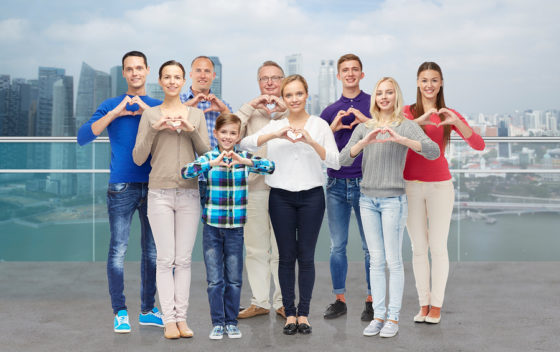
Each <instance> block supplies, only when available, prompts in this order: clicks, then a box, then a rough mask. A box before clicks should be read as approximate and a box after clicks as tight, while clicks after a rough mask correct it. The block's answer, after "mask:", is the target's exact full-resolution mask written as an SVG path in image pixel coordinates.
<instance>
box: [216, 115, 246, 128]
mask: <svg viewBox="0 0 560 352" xmlns="http://www.w3.org/2000/svg"><path fill="white" fill-rule="evenodd" d="M230 123H233V124H237V125H238V126H239V130H241V119H240V118H239V117H237V115H235V114H230V113H225V114H220V116H218V118H217V119H216V127H215V128H214V129H215V130H216V131H217V130H219V129H220V128H222V127H223V126H224V125H227V124H230Z"/></svg>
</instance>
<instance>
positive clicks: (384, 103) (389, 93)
mask: <svg viewBox="0 0 560 352" xmlns="http://www.w3.org/2000/svg"><path fill="white" fill-rule="evenodd" d="M396 99H397V94H396V92H395V87H394V86H393V83H391V81H383V82H381V83H380V84H379V86H378V87H377V90H376V91H375V103H376V104H377V107H379V110H380V111H381V112H392V111H393V109H394V108H395V101H396Z"/></svg>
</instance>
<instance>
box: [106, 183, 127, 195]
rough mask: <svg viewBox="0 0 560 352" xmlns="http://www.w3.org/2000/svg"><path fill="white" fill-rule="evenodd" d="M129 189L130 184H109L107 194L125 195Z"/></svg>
mask: <svg viewBox="0 0 560 352" xmlns="http://www.w3.org/2000/svg"><path fill="white" fill-rule="evenodd" d="M127 189H128V183H126V182H120V183H109V186H108V187H107V192H108V193H111V194H118V193H124V192H126V190H127Z"/></svg>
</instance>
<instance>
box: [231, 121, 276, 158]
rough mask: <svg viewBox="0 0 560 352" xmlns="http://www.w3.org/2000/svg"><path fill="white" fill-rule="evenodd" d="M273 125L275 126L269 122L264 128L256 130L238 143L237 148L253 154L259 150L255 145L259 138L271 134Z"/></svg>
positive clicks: (273, 128)
mask: <svg viewBox="0 0 560 352" xmlns="http://www.w3.org/2000/svg"><path fill="white" fill-rule="evenodd" d="M275 125H276V124H273V123H272V121H271V122H269V123H268V124H267V125H266V126H264V127H263V128H261V129H260V130H258V131H257V132H256V133H254V134H252V135H250V136H247V137H245V138H243V139H242V140H241V142H240V143H239V147H240V148H241V149H243V150H248V151H250V152H253V153H254V152H256V151H257V149H258V148H259V147H258V145H257V141H258V139H259V136H262V135H263V134H267V133H271V132H273V131H274V130H275Z"/></svg>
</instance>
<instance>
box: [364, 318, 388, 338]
mask: <svg viewBox="0 0 560 352" xmlns="http://www.w3.org/2000/svg"><path fill="white" fill-rule="evenodd" d="M382 327H383V322H382V321H380V320H377V319H373V320H372V321H371V322H370V323H369V325H368V326H366V328H365V329H364V336H375V335H377V334H379V331H381V328H382Z"/></svg>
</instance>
